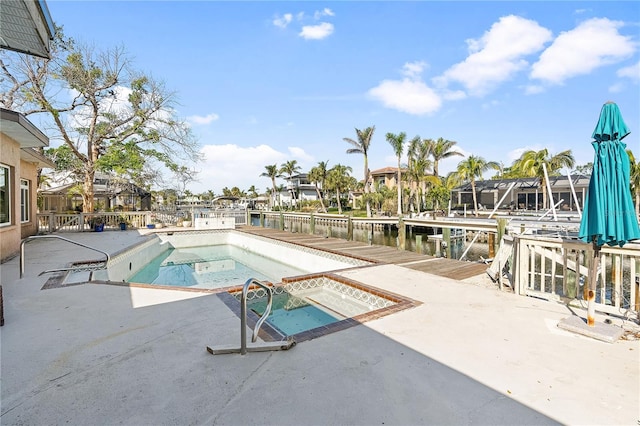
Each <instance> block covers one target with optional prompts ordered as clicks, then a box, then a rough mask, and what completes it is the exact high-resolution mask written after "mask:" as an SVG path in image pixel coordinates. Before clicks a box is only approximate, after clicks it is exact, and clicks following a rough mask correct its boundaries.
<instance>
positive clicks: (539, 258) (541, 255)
mask: <svg viewBox="0 0 640 426" xmlns="http://www.w3.org/2000/svg"><path fill="white" fill-rule="evenodd" d="M593 253H594V252H593V246H592V245H591V244H587V243H583V242H580V241H576V240H566V239H560V238H541V237H529V236H519V237H516V238H515V243H514V252H513V256H512V264H511V271H512V274H513V286H514V290H515V291H516V293H518V294H522V295H527V296H534V297H540V298H543V299H548V300H557V301H563V302H565V303H570V304H573V305H578V306H581V307H584V308H586V307H587V296H586V290H588V286H589V274H590V272H591V267H590V266H591V265H592V262H593ZM597 274H598V280H597V287H596V310H598V311H601V312H606V313H610V314H614V315H620V316H626V317H633V318H634V319H637V318H639V317H638V311H639V308H640V290H639V285H640V244H634V243H628V244H626V245H625V246H624V247H622V248H621V247H609V246H603V247H602V248H601V250H600V267H599V270H598V271H597Z"/></svg>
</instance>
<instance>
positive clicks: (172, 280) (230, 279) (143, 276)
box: [128, 244, 308, 289]
mask: <svg viewBox="0 0 640 426" xmlns="http://www.w3.org/2000/svg"><path fill="white" fill-rule="evenodd" d="M248 265H251V267H249V266H248ZM305 273H308V271H305V270H303V269H300V268H297V267H294V266H291V265H286V264H284V263H282V262H278V261H276V260H273V259H269V258H267V257H264V256H261V255H259V254H257V253H253V252H250V251H247V250H244V249H242V248H240V247H237V246H233V245H226V244H223V245H213V246H201V247H184V248H169V249H168V250H166V251H165V252H163V253H162V254H161V255H159V256H157V257H156V258H155V259H153V260H152V261H151V262H150V263H149V264H147V265H146V266H145V267H144V268H143V269H141V270H140V271H139V272H138V273H136V274H134V275H133V276H131V277H130V278H129V279H128V281H129V282H135V283H144V284H155V285H163V286H175V287H191V288H206V289H215V288H222V287H229V286H235V285H242V283H244V282H245V281H246V280H247V279H249V278H256V279H258V280H261V281H270V282H279V281H280V280H281V279H282V278H283V277H286V276H294V275H301V274H305Z"/></svg>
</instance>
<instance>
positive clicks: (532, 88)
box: [524, 84, 544, 95]
mask: <svg viewBox="0 0 640 426" xmlns="http://www.w3.org/2000/svg"><path fill="white" fill-rule="evenodd" d="M542 92H544V87H543V86H540V85H538V84H529V85H527V86H525V88H524V93H525V95H537V94H538V93H542Z"/></svg>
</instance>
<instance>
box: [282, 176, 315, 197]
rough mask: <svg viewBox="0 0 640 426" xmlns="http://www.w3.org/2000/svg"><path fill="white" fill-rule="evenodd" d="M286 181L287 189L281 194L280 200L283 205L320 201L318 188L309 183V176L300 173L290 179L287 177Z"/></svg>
mask: <svg viewBox="0 0 640 426" xmlns="http://www.w3.org/2000/svg"><path fill="white" fill-rule="evenodd" d="M285 180H286V181H287V185H286V189H285V190H284V191H282V192H281V193H280V200H281V202H282V204H285V205H286V204H289V205H292V204H294V203H295V202H296V201H304V200H317V199H318V193H317V191H316V186H315V184H313V183H311V182H309V175H308V174H306V173H300V174H297V175H293V176H291V177H290V178H289V177H285ZM294 200H295V201H294Z"/></svg>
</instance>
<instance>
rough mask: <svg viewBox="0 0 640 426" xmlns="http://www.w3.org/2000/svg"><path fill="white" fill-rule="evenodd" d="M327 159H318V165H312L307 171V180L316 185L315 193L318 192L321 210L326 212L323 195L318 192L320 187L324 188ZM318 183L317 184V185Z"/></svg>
mask: <svg viewBox="0 0 640 426" xmlns="http://www.w3.org/2000/svg"><path fill="white" fill-rule="evenodd" d="M328 164H329V161H328V160H327V161H319V162H318V165H317V166H315V167H313V168H312V169H311V171H310V172H309V181H311V182H313V184H314V185H315V187H316V193H317V194H318V199H319V200H320V205H321V206H322V211H323V212H325V213H326V212H327V208H326V207H325V206H324V197H323V196H322V193H321V192H320V188H322V189H323V190H324V187H325V181H326V180H327V174H328V173H329V171H328V170H327V165H328ZM318 184H319V185H318Z"/></svg>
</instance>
